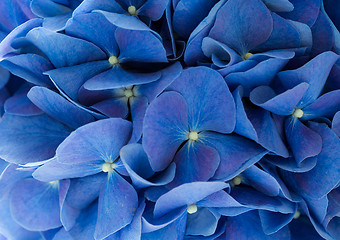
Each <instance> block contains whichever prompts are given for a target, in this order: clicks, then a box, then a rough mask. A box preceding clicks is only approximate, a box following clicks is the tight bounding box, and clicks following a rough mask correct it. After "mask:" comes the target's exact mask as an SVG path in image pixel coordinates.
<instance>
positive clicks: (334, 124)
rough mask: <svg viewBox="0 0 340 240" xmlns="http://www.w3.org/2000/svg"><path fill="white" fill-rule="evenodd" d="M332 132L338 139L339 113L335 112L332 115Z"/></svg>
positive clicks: (339, 132)
mask: <svg viewBox="0 0 340 240" xmlns="http://www.w3.org/2000/svg"><path fill="white" fill-rule="evenodd" d="M332 130H333V131H334V132H335V134H337V135H338V136H339V137H340V112H337V113H336V114H335V115H334V118H333V121H332Z"/></svg>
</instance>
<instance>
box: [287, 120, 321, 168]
mask: <svg viewBox="0 0 340 240" xmlns="http://www.w3.org/2000/svg"><path fill="white" fill-rule="evenodd" d="M285 133H286V137H287V141H288V143H289V146H290V148H291V150H292V152H293V156H294V158H295V160H296V162H297V163H298V165H299V164H300V163H301V162H302V161H303V160H304V159H306V158H308V157H314V156H316V155H318V154H319V153H320V151H321V148H322V139H321V137H320V135H319V134H318V133H316V132H315V131H313V130H312V129H310V128H308V127H306V126H305V125H304V124H303V123H302V122H301V121H300V120H299V119H297V118H294V117H289V118H288V119H286V120H285Z"/></svg>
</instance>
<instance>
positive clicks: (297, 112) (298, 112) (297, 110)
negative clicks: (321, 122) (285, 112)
mask: <svg viewBox="0 0 340 240" xmlns="http://www.w3.org/2000/svg"><path fill="white" fill-rule="evenodd" d="M293 116H294V117H296V118H301V117H302V116H303V111H302V110H301V109H300V108H295V110H294V112H293Z"/></svg>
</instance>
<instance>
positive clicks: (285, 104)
mask: <svg viewBox="0 0 340 240" xmlns="http://www.w3.org/2000/svg"><path fill="white" fill-rule="evenodd" d="M308 87H309V84H307V83H301V84H299V85H297V86H296V87H294V88H292V89H290V90H287V91H285V92H284V93H281V94H279V95H276V94H275V92H274V90H273V89H271V88H270V87H268V86H260V87H257V88H255V89H254V90H253V91H252V92H251V93H250V96H249V98H250V101H251V102H252V103H254V104H255V105H257V106H260V107H262V108H264V109H266V110H268V111H271V112H273V113H275V114H278V115H291V114H292V113H293V112H294V109H295V107H296V105H297V104H298V103H299V102H300V100H301V98H302V97H303V96H304V94H305V92H306V90H307V89H308Z"/></svg>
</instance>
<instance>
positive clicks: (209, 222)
mask: <svg viewBox="0 0 340 240" xmlns="http://www.w3.org/2000/svg"><path fill="white" fill-rule="evenodd" d="M219 219H220V216H219V215H217V214H214V213H213V212H211V211H210V210H209V209H208V208H198V210H197V212H195V213H193V214H188V215H187V225H186V229H185V234H186V235H194V236H195V235H196V236H199V235H202V236H210V235H213V234H214V233H215V231H216V228H217V223H218V221H219Z"/></svg>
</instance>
